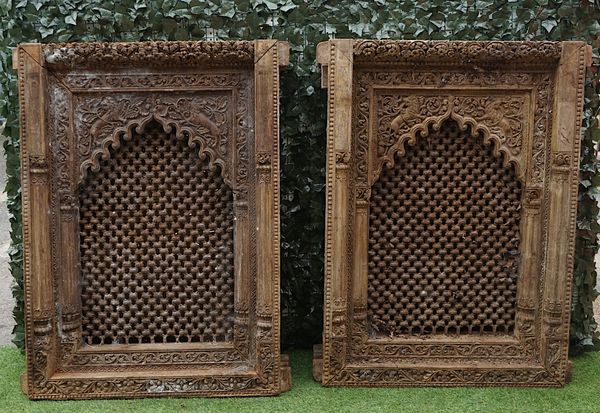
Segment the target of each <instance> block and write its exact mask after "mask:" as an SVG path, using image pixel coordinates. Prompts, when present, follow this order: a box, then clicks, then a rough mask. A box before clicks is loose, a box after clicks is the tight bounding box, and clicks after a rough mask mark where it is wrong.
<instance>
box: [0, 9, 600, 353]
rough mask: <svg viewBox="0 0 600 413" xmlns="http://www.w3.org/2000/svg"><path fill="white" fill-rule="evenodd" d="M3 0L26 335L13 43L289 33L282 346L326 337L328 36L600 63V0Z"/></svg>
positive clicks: (593, 101)
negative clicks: (546, 50) (322, 50)
mask: <svg viewBox="0 0 600 413" xmlns="http://www.w3.org/2000/svg"><path fill="white" fill-rule="evenodd" d="M115 3H117V4H112V2H102V1H98V2H94V1H90V0H31V1H27V0H21V1H11V0H0V69H1V70H0V72H1V73H2V76H1V77H0V117H4V118H6V129H5V132H4V133H5V134H6V135H7V137H8V139H7V141H6V144H5V150H6V156H7V172H8V177H9V178H8V184H7V186H6V192H7V194H8V204H9V209H10V212H11V213H12V216H13V217H12V219H11V225H12V248H11V250H10V259H11V271H12V274H13V276H14V280H15V283H14V289H13V291H14V296H15V297H16V301H17V305H16V308H15V310H14V316H15V319H16V321H17V326H16V327H15V331H14V333H15V335H14V341H15V343H16V344H17V345H19V346H22V345H23V292H22V289H23V282H22V280H23V276H22V248H21V246H22V239H21V202H20V186H19V159H18V152H19V126H18V104H17V91H16V89H17V88H16V75H15V73H14V72H13V71H12V69H11V48H13V47H14V46H16V45H17V44H19V43H23V42H45V43H47V42H68V41H137V40H186V39H199V40H203V39H209V40H211V39H254V38H277V39H282V40H287V41H288V42H289V43H290V47H291V58H290V61H291V65H290V68H289V69H287V70H286V71H285V72H284V73H283V75H282V77H281V85H282V97H281V149H282V151H281V152H282V171H281V173H282V190H281V198H282V203H281V204H282V210H281V212H282V240H283V241H282V244H281V253H282V259H281V265H282V309H283V310H282V334H283V342H284V345H285V346H295V347H302V346H309V345H311V344H313V343H315V342H318V341H319V340H320V332H321V328H322V300H323V288H322V285H323V233H324V232H323V226H324V214H323V206H324V196H323V186H324V167H325V159H324V153H325V118H326V113H327V111H326V107H325V92H324V91H323V90H321V89H320V87H319V76H320V74H319V70H318V67H317V66H316V65H315V48H316V45H317V43H318V42H320V41H322V40H326V39H328V38H329V37H363V38H370V37H375V38H395V39H464V40H476V39H477V40H485V39H501V40H543V39H551V40H568V39H577V40H584V41H587V42H589V43H592V44H593V45H594V52H595V53H594V56H595V59H594V60H595V62H596V63H597V62H598V46H599V43H600V42H599V40H598V39H599V37H598V36H599V35H600V23H599V21H600V2H599V1H598V0H588V1H575V0H569V1H564V2H561V1H548V0H525V1H515V0H497V1H487V0H466V1H442V0H435V1H423V0H420V1H416V2H408V1H385V0H365V1H348V0H342V1H324V0H313V1H305V0H254V1H250V0H237V1H231V0H209V1H200V0H179V1H177V0H123V1H119V2H115ZM598 92H600V86H599V82H598V78H597V75H596V72H595V71H594V70H593V69H592V70H590V72H589V76H588V82H587V93H586V102H585V118H584V127H585V134H584V135H583V137H582V139H583V140H584V145H583V149H582V156H583V162H582V165H581V184H580V197H579V214H578V227H579V232H578V238H577V259H576V268H575V288H574V293H573V297H574V300H573V308H572V325H571V327H572V328H571V338H572V344H574V345H575V348H586V347H591V345H592V332H593V331H594V330H595V328H596V323H595V321H594V319H593V312H592V301H593V299H594V298H595V295H596V292H595V290H594V286H595V284H596V272H595V264H594V256H595V253H596V251H597V249H598V244H597V241H596V236H597V234H598V232H599V231H600V228H599V226H598V223H597V215H598V207H597V204H596V201H597V200H599V199H600V192H599V190H598V184H599V183H600V177H599V176H598V174H597V163H596V143H597V142H598V141H599V140H600V130H599V129H598V118H597V115H598Z"/></svg>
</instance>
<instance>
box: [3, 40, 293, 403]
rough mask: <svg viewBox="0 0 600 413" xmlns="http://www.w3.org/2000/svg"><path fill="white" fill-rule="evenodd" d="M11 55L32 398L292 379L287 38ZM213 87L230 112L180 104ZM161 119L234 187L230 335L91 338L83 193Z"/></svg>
mask: <svg viewBox="0 0 600 413" xmlns="http://www.w3.org/2000/svg"><path fill="white" fill-rule="evenodd" d="M13 59H14V60H13V67H15V68H16V69H18V74H19V96H20V107H21V119H20V120H21V167H22V175H21V180H22V191H23V192H22V197H23V241H24V254H23V255H24V283H25V314H26V323H25V325H26V355H27V373H26V374H25V375H24V376H23V381H22V387H23V390H24V391H25V392H26V393H27V395H28V396H29V397H30V398H31V399H87V398H108V397H150V396H257V395H274V394H278V393H280V392H282V391H285V390H287V389H289V387H290V380H291V379H290V371H289V366H288V364H287V359H286V358H285V357H283V356H281V355H280V352H279V348H280V343H279V143H278V142H279V137H278V136H279V129H278V120H279V119H278V99H279V68H280V67H281V66H285V65H287V62H288V48H287V44H286V43H285V42H279V41H276V40H256V41H227V42H148V43H79V44H78V43H73V44H50V45H40V44H23V45H20V46H19V47H18V48H17V49H16V51H15V53H14V56H13ZM206 96H209V98H211V97H214V96H216V98H215V99H217V98H218V99H220V100H219V102H221V103H222V104H223V107H224V108H225V109H223V110H222V112H223V113H222V119H221V121H220V122H216V121H215V118H214V116H217V115H214V114H213V113H212V112H210V111H209V112H206V113H204V114H203V113H201V112H200V113H198V112H197V111H192V112H189V111H187V112H186V111H185V108H183V109H182V107H183V106H178V105H179V104H181V105H183V104H186V102H187V103H190V102H191V104H192V105H196V104H197V105H200V107H201V106H202V105H201V104H200V103H198V102H199V101H201V100H202V99H205V100H207V101H209V100H210V99H209V98H206ZM178 102H179V103H178ZM181 102H183V103H181ZM209 103H210V102H209ZM194 107H195V108H196V109H197V108H198V107H199V106H194ZM194 110H195V109H194ZM84 112H85V113H84ZM207 119H208V120H207ZM223 119H224V120H223ZM150 121H153V122H157V123H159V124H160V125H162V127H163V128H164V130H165V131H172V130H176V131H177V133H179V134H184V135H185V137H186V139H189V142H188V143H189V146H190V147H194V148H196V149H195V150H196V151H198V154H199V155H200V158H201V159H208V162H209V164H210V165H211V166H210V167H211V168H213V169H214V168H217V170H219V171H220V173H221V174H222V175H223V176H222V179H223V180H224V181H225V183H226V184H227V185H228V186H229V187H230V188H231V190H232V191H233V198H232V199H233V200H232V202H233V210H234V216H235V218H234V222H233V223H231V225H232V226H233V230H234V234H235V235H234V241H233V249H234V258H233V260H234V273H235V274H234V279H235V284H234V287H235V292H234V304H235V306H234V308H235V310H234V320H233V325H234V327H233V338H232V339H231V340H225V341H217V342H209V343H204V342H199V343H194V342H188V343H166V342H165V343H159V344H142V343H141V342H140V344H110V345H98V346H87V345H83V342H82V329H81V318H82V303H81V281H80V273H79V272H80V265H79V260H80V257H79V255H78V254H79V236H78V231H79V223H78V222H79V197H78V190H79V187H80V186H81V185H82V182H84V181H85V178H86V176H87V175H88V174H93V173H94V172H95V171H97V170H98V168H100V164H101V163H102V162H103V161H106V160H107V159H109V158H110V157H111V156H112V155H111V153H112V152H111V151H113V150H117V148H118V147H119V145H120V144H121V143H122V141H124V140H127V139H131V135H132V133H141V132H142V130H143V129H144V127H145V125H146V124H148V122H150ZM211 122H212V123H211Z"/></svg>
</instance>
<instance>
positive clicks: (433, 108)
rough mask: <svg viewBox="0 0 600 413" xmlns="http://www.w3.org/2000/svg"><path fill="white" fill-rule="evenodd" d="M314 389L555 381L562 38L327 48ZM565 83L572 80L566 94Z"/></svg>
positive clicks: (563, 322) (570, 47)
mask: <svg viewBox="0 0 600 413" xmlns="http://www.w3.org/2000/svg"><path fill="white" fill-rule="evenodd" d="M317 59H318V62H319V63H320V64H321V67H322V76H323V82H322V83H323V85H324V86H325V87H327V89H328V125H329V129H328V139H327V185H326V189H327V190H326V234H325V236H326V246H325V303H324V304H325V314H324V316H325V319H324V332H323V347H322V351H318V352H317V353H316V356H315V360H314V375H315V377H316V378H317V379H318V380H319V381H321V382H322V383H323V384H324V385H327V386H429V385H438V386H468V385H474V386H491V385H503V386H505V385H511V386H561V385H563V384H564V382H565V375H566V368H567V344H568V343H567V340H568V314H569V305H570V295H571V294H570V289H571V287H570V285H571V276H572V271H573V248H574V239H575V235H574V234H575V232H574V231H575V220H574V217H575V208H576V198H577V175H578V154H579V127H580V122H581V111H582V103H583V77H584V72H585V67H586V65H588V64H589V59H590V56H589V48H588V47H587V46H586V45H585V44H583V43H578V42H563V43H560V42H537V43H536V42H495V41H492V42H435V41H429V42H427V41H391V40H356V41H353V40H331V41H329V42H324V43H321V44H320V45H319V47H318V53H317ZM575 86H576V87H575Z"/></svg>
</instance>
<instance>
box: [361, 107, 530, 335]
mask: <svg viewBox="0 0 600 413" xmlns="http://www.w3.org/2000/svg"><path fill="white" fill-rule="evenodd" d="M415 137H416V139H414V140H413V141H412V142H410V143H411V145H406V147H403V150H402V151H397V152H395V154H394V162H393V163H391V164H389V163H386V164H384V165H383V167H382V171H381V174H380V175H379V177H378V179H377V180H376V181H375V183H374V184H373V186H372V190H371V198H370V205H369V247H368V317H369V325H370V331H371V335H373V336H397V335H403V334H409V335H435V334H482V333H483V334H494V335H510V334H512V333H513V331H514V325H515V316H516V301H517V278H518V271H519V268H518V267H519V256H520V254H519V248H520V247H519V226H520V204H521V191H522V188H521V182H520V180H519V178H518V175H517V171H516V170H515V167H514V165H513V164H512V163H508V162H506V160H505V159H504V157H505V154H504V153H502V152H500V151H498V150H497V148H495V146H494V145H495V142H494V141H493V140H490V139H489V138H487V139H486V137H485V136H484V132H483V131H481V130H478V131H477V130H476V131H474V130H472V126H471V125H469V124H463V125H459V123H458V122H457V121H456V120H454V119H452V118H448V119H445V120H444V121H443V122H441V123H440V124H439V125H432V124H430V125H429V126H428V129H427V131H426V132H425V133H417V135H416V136H415Z"/></svg>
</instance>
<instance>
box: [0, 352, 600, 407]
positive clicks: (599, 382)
mask: <svg viewBox="0 0 600 413" xmlns="http://www.w3.org/2000/svg"><path fill="white" fill-rule="evenodd" d="M290 361H291V364H292V371H293V388H292V390H291V391H290V392H288V393H284V394H282V395H280V396H278V397H269V398H266V397H265V398H230V399H202V398H194V399H191V398H179V399H177V398H166V399H142V400H139V399H138V400H96V401H66V402H45V401H41V402H40V401H38V402H31V401H29V400H28V399H27V398H26V397H25V396H24V395H23V394H22V393H21V390H20V387H19V376H20V374H21V372H22V371H23V370H24V368H25V365H24V364H25V359H24V357H23V355H21V353H20V352H19V350H17V349H15V348H9V347H0V412H7V413H9V412H10V413H20V412H43V413H50V412H60V413H69V412H77V413H92V412H103V413H106V412H109V413H123V412H143V413H154V412H169V413H172V412H235V413H240V412H269V413H276V412H301V413H310V412H319V413H320V412H336V413H338V412H340V413H341V412H368V413H372V412H402V413H404V412H420V413H421V412H423V413H424V412H436V413H437V412H461V413H470V412H486V413H492V412H600V353H587V354H583V355H581V356H578V357H576V358H575V359H574V360H573V381H572V382H571V384H569V385H567V386H566V387H565V388H563V389H517V388H449V389H444V388H402V389H343V388H323V387H321V386H320V385H319V384H317V383H316V382H314V381H313V380H312V377H311V354H310V352H307V351H296V352H292V353H291V354H290Z"/></svg>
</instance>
